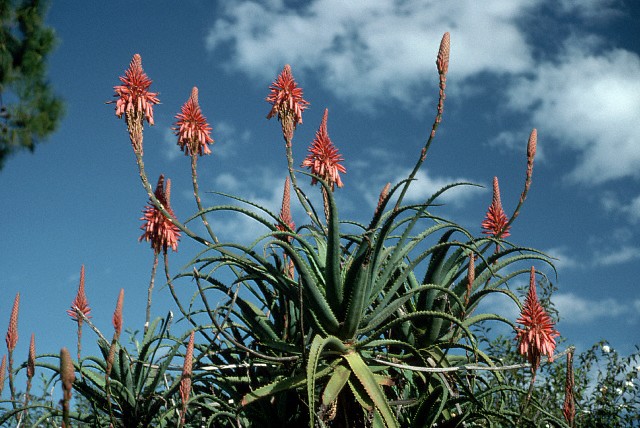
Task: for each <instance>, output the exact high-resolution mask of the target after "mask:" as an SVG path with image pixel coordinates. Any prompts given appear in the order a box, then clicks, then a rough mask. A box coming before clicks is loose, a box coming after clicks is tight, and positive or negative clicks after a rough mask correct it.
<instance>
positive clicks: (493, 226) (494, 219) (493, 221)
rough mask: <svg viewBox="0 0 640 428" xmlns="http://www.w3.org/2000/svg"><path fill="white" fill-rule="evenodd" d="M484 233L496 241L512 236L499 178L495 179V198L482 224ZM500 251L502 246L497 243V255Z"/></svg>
mask: <svg viewBox="0 0 640 428" xmlns="http://www.w3.org/2000/svg"><path fill="white" fill-rule="evenodd" d="M481 226H482V229H483V231H482V233H484V234H487V235H490V236H492V237H493V238H495V239H500V238H506V237H507V236H509V235H510V232H509V228H510V226H509V220H508V219H507V215H506V214H505V213H504V209H503V208H502V201H501V200H500V185H499V184H498V177H493V198H492V200H491V205H489V208H488V209H487V215H486V217H485V219H484V221H483V222H482V225H481ZM499 250H500V244H498V243H496V253H497V252H498V251H499Z"/></svg>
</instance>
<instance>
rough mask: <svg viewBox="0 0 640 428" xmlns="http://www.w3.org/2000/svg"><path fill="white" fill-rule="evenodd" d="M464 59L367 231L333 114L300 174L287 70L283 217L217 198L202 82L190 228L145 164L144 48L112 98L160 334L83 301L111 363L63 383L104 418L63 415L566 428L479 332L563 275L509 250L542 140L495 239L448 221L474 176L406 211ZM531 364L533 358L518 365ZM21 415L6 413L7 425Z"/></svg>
mask: <svg viewBox="0 0 640 428" xmlns="http://www.w3.org/2000/svg"><path fill="white" fill-rule="evenodd" d="M449 48H450V39H449V34H448V33H446V34H445V35H444V37H443V39H442V42H441V46H440V50H439V52H438V56H437V61H436V65H437V70H438V75H439V100H438V105H437V110H436V115H435V119H434V121H433V125H432V128H431V132H430V134H429V137H428V138H427V141H426V143H425V145H424V146H423V147H422V148H421V150H420V152H419V156H418V159H417V161H416V163H415V165H414V168H413V169H412V171H411V172H410V173H409V174H408V176H407V177H406V178H405V179H403V180H401V181H400V182H398V183H395V184H394V185H393V186H392V185H388V186H387V187H385V189H384V190H383V191H382V193H381V195H380V199H379V203H378V206H377V207H376V209H375V210H374V212H373V213H372V215H371V218H370V220H369V221H368V222H367V223H361V222H358V221H352V220H343V219H342V218H341V216H340V213H339V209H338V205H337V203H336V199H335V197H334V191H335V190H336V187H337V188H340V187H342V186H343V183H342V181H341V179H340V175H339V174H340V173H346V169H345V168H344V167H343V166H342V165H341V164H340V162H342V156H341V155H340V154H339V153H338V150H337V148H336V147H335V146H334V145H333V143H332V142H331V140H330V138H329V135H328V131H327V117H328V111H327V110H325V113H324V116H323V119H322V123H321V125H320V128H319V129H318V131H317V133H316V139H315V140H314V142H313V143H312V146H311V149H310V154H309V155H308V156H307V158H306V159H305V160H304V161H303V166H305V167H308V168H310V170H311V171H310V173H308V172H299V171H296V170H295V169H294V168H293V164H294V159H293V153H292V141H293V138H294V134H295V129H296V127H297V126H298V125H299V124H301V123H302V116H301V115H302V113H303V111H304V109H305V108H306V106H307V104H308V103H307V102H306V101H305V100H304V99H303V98H302V90H301V88H299V87H297V84H296V83H295V80H294V79H293V75H292V74H291V68H290V67H289V66H285V67H284V69H283V71H282V73H281V74H280V76H278V78H277V79H276V81H275V82H274V83H273V84H272V86H271V88H270V89H271V93H270V95H269V96H268V97H267V100H268V101H269V102H270V103H271V104H272V108H271V111H270V112H269V115H268V117H277V118H278V120H279V121H280V122H281V126H282V135H283V138H284V142H285V154H286V159H287V165H288V175H289V177H288V179H287V182H286V185H285V195H284V197H283V207H282V212H281V213H280V215H277V214H276V213H273V212H271V211H269V210H268V209H266V208H265V207H262V206H260V205H258V204H256V203H254V202H252V201H249V200H245V199H243V198H240V197H237V196H232V195H224V194H219V195H220V196H222V197H227V198H229V199H230V200H231V203H228V204H224V205H217V206H213V207H208V208H206V207H204V206H203V205H202V201H201V199H200V196H199V186H198V183H197V181H198V180H197V159H198V157H199V156H202V155H206V154H208V153H210V150H209V148H208V145H209V144H211V143H212V142H213V139H212V138H211V136H210V131H211V127H210V126H209V125H208V123H207V121H206V118H205V117H204V116H203V114H202V111H201V109H200V106H199V104H198V91H197V88H194V89H193V90H192V92H191V96H190V98H189V100H188V101H187V103H185V105H184V106H183V108H182V111H181V113H180V114H179V115H178V116H176V118H177V119H178V121H177V122H176V127H175V128H173V129H174V130H175V132H176V136H177V137H178V143H179V145H180V147H181V149H182V150H183V151H184V153H185V155H187V156H191V170H192V171H191V172H192V178H193V180H192V184H193V191H194V195H195V200H196V205H197V212H196V213H195V214H194V215H193V216H192V217H191V218H189V219H187V220H186V221H184V222H181V221H179V220H178V219H177V218H176V215H175V213H174V212H173V210H172V209H171V207H170V204H169V200H170V199H169V182H168V180H167V190H164V187H163V183H164V178H163V176H161V177H160V180H159V181H158V187H157V189H156V191H155V192H154V191H153V189H152V187H151V185H150V183H149V179H148V177H147V174H146V171H145V165H144V162H143V139H142V135H143V134H142V128H143V125H144V121H145V120H147V122H149V124H152V123H153V106H154V105H156V104H158V103H159V100H158V98H157V93H155V92H150V91H149V87H150V85H151V80H150V79H149V78H148V77H147V76H146V74H145V73H144V72H143V70H142V60H141V57H140V56H139V55H137V54H136V55H134V57H133V60H132V62H131V64H130V67H129V69H128V70H127V71H126V74H125V77H123V78H121V81H122V83H123V85H119V86H116V87H115V91H116V98H117V100H116V101H115V104H116V115H117V116H118V117H121V116H123V115H124V116H125V120H126V123H127V130H128V132H129V137H130V139H131V143H132V147H133V150H134V154H135V157H136V161H137V165H138V168H139V173H140V178H141V181H142V183H143V187H144V188H145V190H146V192H147V195H148V196H149V201H150V205H149V206H147V207H146V208H145V225H144V227H143V228H144V229H145V234H144V235H143V237H142V238H143V239H146V240H148V241H151V245H152V248H153V249H154V253H155V257H154V265H153V270H152V279H151V282H150V285H149V289H148V296H149V298H148V304H147V323H146V324H145V329H144V336H143V339H142V343H140V344H136V347H135V349H130V348H128V347H127V346H122V345H121V342H120V340H119V335H120V330H121V328H122V319H121V308H122V304H121V301H122V292H121V297H120V298H119V304H118V306H117V307H118V308H119V309H118V310H117V311H116V315H117V314H118V313H119V315H118V316H116V315H114V327H115V329H116V334H115V335H114V338H113V340H111V341H108V340H107V339H106V338H105V337H104V335H102V333H100V332H99V330H97V329H96V328H95V327H94V326H93V325H92V324H91V322H90V321H89V320H88V319H87V318H86V316H85V313H83V310H82V308H80V307H79V306H80V305H78V304H75V303H74V305H75V306H76V307H75V308H72V309H73V311H74V314H75V319H76V320H78V324H79V327H80V325H81V320H82V321H83V322H86V323H87V324H88V325H90V326H91V327H92V328H94V330H95V331H96V332H97V333H98V336H99V339H98V344H99V347H100V351H101V353H102V356H101V357H85V358H82V359H81V357H80V351H79V350H78V361H77V362H75V363H74V368H75V371H77V372H78V373H79V374H80V375H81V376H80V377H79V378H76V379H75V380H73V382H72V381H71V380H70V378H69V377H67V378H65V379H66V380H64V379H63V380H64V382H63V383H64V384H65V385H66V386H67V387H68V386H69V385H71V384H72V388H73V390H74V391H76V392H77V393H79V394H80V395H81V396H82V397H83V399H84V400H86V401H87V402H88V404H89V406H90V411H89V412H88V413H84V412H82V413H81V412H77V411H76V412H71V413H69V412H67V408H66V407H65V410H64V417H65V419H69V420H73V421H76V422H79V423H87V424H92V425H93V426H109V425H111V426H114V427H146V426H200V425H201V424H206V425H207V426H274V425H281V426H304V425H309V426H310V427H312V428H313V427H316V426H322V427H324V426H334V427H360V426H372V427H387V428H392V427H400V426H411V427H420V426H425V427H430V426H435V425H437V426H440V427H442V426H447V427H455V426H461V425H462V424H463V423H467V424H474V425H475V426H513V425H515V426H537V425H539V424H540V423H542V422H544V423H549V424H552V425H555V426H567V425H566V423H565V422H563V421H562V420H561V419H559V418H558V417H557V416H556V414H555V413H553V412H549V411H547V410H546V409H545V408H544V406H545V404H544V403H542V402H541V401H540V400H539V399H538V397H536V396H533V397H532V395H531V390H530V389H529V390H526V389H525V388H522V387H521V385H510V384H509V383H508V382H507V381H506V380H505V378H504V377H503V375H502V373H501V371H502V370H510V369H513V368H514V367H499V366H498V365H496V359H495V358H494V357H493V356H491V355H488V354H487V353H485V352H484V351H483V349H482V346H481V344H480V343H479V338H478V334H477V331H478V328H479V327H481V326H482V325H483V324H484V323H485V322H487V321H492V322H499V323H503V324H505V325H507V326H509V327H510V328H515V325H514V323H513V321H512V320H509V319H506V318H505V317H503V316H501V315H500V314H495V313H492V312H488V313H483V312H481V310H482V309H483V306H482V305H481V303H482V302H483V301H484V300H485V299H486V298H487V297H489V296H492V295H495V294H502V295H505V296H506V297H508V298H509V299H511V301H513V304H514V305H516V306H518V307H520V306H521V305H520V301H519V299H518V297H517V296H516V295H515V294H514V293H513V292H512V291H511V290H510V289H509V283H510V282H511V281H512V280H514V278H517V277H518V276H520V275H522V274H526V273H529V272H530V274H531V276H532V277H534V276H535V271H534V270H533V269H530V265H531V263H532V261H536V262H542V263H547V264H548V265H549V266H551V267H552V265H551V263H550V260H549V258H548V257H547V256H546V255H545V254H543V253H541V252H539V251H537V250H535V249H532V248H527V247H523V246H519V245H517V244H514V243H511V242H509V241H507V240H506V238H507V237H508V236H509V227H510V225H511V223H512V222H513V221H514V220H515V219H516V218H517V216H518V214H519V213H520V210H521V208H522V205H523V203H524V201H525V199H526V196H527V194H528V192H529V189H530V186H531V175H532V168H533V159H534V155H535V145H536V140H537V133H536V131H535V130H534V131H533V132H532V133H531V137H530V139H529V144H528V146H527V168H526V171H527V172H526V174H525V184H524V189H523V191H522V194H521V197H520V200H519V202H518V204H517V207H516V209H515V210H514V212H513V214H512V215H511V216H510V217H507V216H506V214H504V212H503V210H502V206H501V203H500V198H499V189H498V184H497V179H495V180H494V200H493V203H492V206H491V208H490V211H489V213H488V217H487V219H486V220H485V222H483V223H482V225H483V227H484V228H485V229H488V230H485V233H484V234H483V235H481V236H475V235H474V234H473V233H472V232H471V231H469V230H466V229H465V228H464V227H462V226H460V225H458V224H456V223H455V222H453V221H450V220H448V219H446V218H444V217H442V216H440V215H439V214H438V211H439V207H438V205H439V200H440V198H441V197H442V195H443V194H445V193H446V192H448V191H450V190H451V189H453V188H455V187H458V186H475V185H474V184H472V183H452V184H450V185H448V186H445V187H444V188H442V189H440V190H438V191H437V192H435V193H434V194H433V195H432V196H431V197H429V198H428V199H426V200H424V201H421V202H419V203H414V204H411V203H407V201H406V200H405V195H406V194H407V191H408V189H409V188H410V186H411V185H412V183H413V181H414V180H415V177H416V174H417V172H418V171H419V169H420V168H421V166H422V165H423V163H424V162H425V160H426V157H427V154H428V151H429V148H430V147H431V144H432V143H433V141H434V139H435V136H436V131H437V129H438V127H439V125H440V124H441V122H442V117H443V112H444V100H445V88H446V76H447V71H448V61H449ZM134 89H135V90H134ZM301 174H302V175H303V176H305V177H309V178H311V183H312V184H319V185H320V186H319V187H320V192H321V195H322V207H321V208H319V207H316V206H314V204H312V203H311V201H310V198H308V197H307V195H306V194H305V192H304V191H303V190H302V189H301V188H300V186H299V185H298V176H299V175H301ZM289 183H291V185H292V186H293V189H294V191H295V194H296V196H297V199H298V201H299V203H300V204H301V206H302V208H303V210H304V211H305V213H306V215H307V217H308V220H307V223H306V224H303V225H302V226H299V227H297V228H296V227H295V225H294V223H293V221H292V219H291V215H290V212H289V204H290V200H289V194H288V192H289V185H290V184H289ZM223 212H224V213H229V212H231V213H233V214H235V215H239V216H244V217H247V218H249V219H250V220H252V221H254V222H256V223H257V224H259V225H262V226H263V228H264V229H263V230H264V233H263V234H262V235H261V236H257V237H256V238H255V240H254V241H253V242H250V243H238V242H223V241H220V240H219V239H218V236H217V234H216V233H215V231H214V228H213V227H212V225H214V224H215V222H209V220H208V217H210V216H214V215H216V214H218V213H223ZM318 213H322V214H324V217H322V216H321V215H319V214H318ZM198 220H200V221H202V223H203V226H204V227H205V229H206V231H207V236H204V237H203V236H200V235H198V234H197V233H196V232H194V230H193V229H192V228H191V226H190V222H192V221H198ZM188 225H189V226H188ZM180 236H182V237H186V238H189V239H192V240H194V241H195V242H197V243H198V244H200V245H201V246H202V247H201V251H200V252H199V253H198V254H197V255H195V257H193V258H192V260H191V261H190V262H189V263H188V264H187V266H186V268H185V269H184V270H183V271H182V272H180V273H179V274H177V275H175V276H174V277H172V276H171V275H170V274H169V264H168V258H167V257H168V256H167V249H168V248H172V249H173V250H176V248H177V245H178V240H179V238H180ZM160 250H162V253H163V257H164V265H165V274H166V280H167V284H168V288H169V290H170V292H171V295H172V297H173V298H174V300H175V303H176V304H177V306H178V309H179V310H180V314H181V316H182V319H181V320H185V321H186V322H188V323H189V330H190V331H189V332H187V333H186V334H183V335H178V336H174V335H172V334H171V333H170V328H169V326H170V323H171V316H167V317H166V318H164V319H156V320H155V321H154V322H152V323H151V324H150V325H149V324H148V322H149V321H148V320H149V316H150V310H151V292H152V289H153V284H154V280H155V272H156V267H157V263H158V256H159V254H160V252H161V251H160ZM182 282H188V283H189V284H191V286H193V287H194V289H193V292H192V298H191V300H190V301H189V304H188V305H186V304H185V303H184V302H182V301H181V300H180V299H179V298H178V296H177V294H176V293H175V288H174V287H175V285H176V284H177V283H182ZM77 301H80V299H78V298H77ZM118 311H120V312H118ZM85 312H86V310H85ZM87 313H88V312H87ZM79 334H80V331H79ZM187 337H189V343H188V345H187V344H185V341H186V338H187ZM195 337H197V338H198V340H197V343H195ZM553 345H554V346H553V348H549V349H551V352H552V351H553V349H555V343H554V344H553ZM183 348H184V349H186V350H185V351H184V353H182V351H181V350H182V349H183ZM65 355H68V352H67V353H66V354H65ZM550 356H551V355H550ZM538 357H539V356H538ZM56 358H58V359H61V357H58V356H57V355H44V356H41V357H39V360H40V361H38V362H37V365H38V366H40V367H45V368H47V369H49V370H50V371H51V372H52V373H53V374H54V376H53V377H52V381H53V380H54V379H58V377H59V376H61V375H62V374H63V373H61V372H62V370H61V369H60V367H61V364H60V363H59V362H58V363H56V362H55V360H56ZM65 358H66V357H65ZM49 360H53V361H54V362H53V363H52V362H50V361H49ZM180 363H182V364H183V366H181V364H180ZM538 363H539V361H538ZM522 367H527V363H525V364H521V365H519V366H517V367H515V368H516V369H517V368H522ZM535 369H537V367H535ZM535 369H534V373H535ZM174 371H175V375H173V374H171V373H172V372H174ZM178 373H181V374H178ZM533 386H534V382H533V380H532V382H531V387H530V388H532V387H533ZM65 393H67V394H68V391H66V390H65ZM505 397H509V399H506V398H505ZM512 397H518V399H517V402H518V403H519V402H523V403H524V404H523V405H522V408H514V406H513V405H512V403H513V400H512ZM65 403H68V401H65ZM510 403H511V404H510ZM39 406H40V412H41V413H42V414H43V415H44V416H43V418H46V417H50V418H59V417H60V416H61V415H62V413H63V412H61V411H60V410H59V409H58V408H56V407H55V406H52V405H50V406H49V405H47V406H42V405H39ZM23 407H24V406H23ZM525 409H526V410H528V412H524V411H523V410H525ZM531 409H535V411H536V412H532V411H530V410H531ZM23 410H24V409H23V408H20V407H18V406H16V407H15V408H14V410H13V411H11V412H7V413H6V414H5V415H3V416H1V417H0V424H2V423H3V422H5V421H8V420H9V419H10V418H11V417H13V416H15V415H16V414H17V413H18V412H20V411H23ZM532 415H536V417H534V416H532Z"/></svg>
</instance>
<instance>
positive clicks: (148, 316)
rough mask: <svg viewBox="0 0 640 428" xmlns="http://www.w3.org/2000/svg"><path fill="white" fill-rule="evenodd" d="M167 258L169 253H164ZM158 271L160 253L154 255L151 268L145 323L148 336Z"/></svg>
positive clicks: (145, 332) (145, 331)
mask: <svg viewBox="0 0 640 428" xmlns="http://www.w3.org/2000/svg"><path fill="white" fill-rule="evenodd" d="M164 254H165V257H166V254H167V252H166V251H165V252H164ZM157 269H158V253H157V252H155V251H154V253H153V267H152V268H151V280H150V281H149V289H148V290H147V317H146V320H145V323H144V334H147V330H148V329H149V322H150V321H151V294H152V293H153V286H154V283H155V279H156V270H157Z"/></svg>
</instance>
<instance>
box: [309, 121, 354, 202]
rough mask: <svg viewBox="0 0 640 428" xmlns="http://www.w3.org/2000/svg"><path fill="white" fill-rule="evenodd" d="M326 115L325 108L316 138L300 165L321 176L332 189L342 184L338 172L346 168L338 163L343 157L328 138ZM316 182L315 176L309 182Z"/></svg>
mask: <svg viewBox="0 0 640 428" xmlns="http://www.w3.org/2000/svg"><path fill="white" fill-rule="evenodd" d="M328 115H329V110H328V109H325V110H324V116H322V122H321V123H320V128H319V129H318V131H317V132H316V138H315V139H314V140H313V141H312V142H311V146H310V147H309V154H308V155H307V157H306V158H305V159H304V161H303V162H302V166H304V167H307V168H309V169H311V173H312V174H313V175H317V176H318V177H320V178H322V179H323V180H324V181H326V182H327V183H328V184H329V186H330V187H331V190H333V189H334V186H335V185H337V186H338V187H342V186H343V184H342V180H341V179H340V173H341V172H342V173H346V172H347V170H346V169H345V167H344V166H343V165H341V164H340V162H342V161H343V160H344V159H343V157H342V155H341V154H339V153H338V149H337V148H336V146H334V145H333V143H332V142H331V139H330V138H329V133H328V132H327V116H328ZM317 182H318V180H317V179H316V178H313V179H312V180H311V184H316V183H317Z"/></svg>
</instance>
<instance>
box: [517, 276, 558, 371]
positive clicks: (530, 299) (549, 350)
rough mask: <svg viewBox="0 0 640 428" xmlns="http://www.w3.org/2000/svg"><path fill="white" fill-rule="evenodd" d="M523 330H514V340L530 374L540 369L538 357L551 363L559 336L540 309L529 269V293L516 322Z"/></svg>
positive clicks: (548, 317)
mask: <svg viewBox="0 0 640 428" xmlns="http://www.w3.org/2000/svg"><path fill="white" fill-rule="evenodd" d="M516 322H517V323H518V324H522V325H523V326H524V327H523V328H516V340H517V341H518V351H519V352H520V355H523V356H525V357H526V358H527V360H528V361H529V363H531V372H532V373H534V375H535V372H536V371H537V370H538V367H540V357H541V356H542V355H546V356H548V357H549V361H553V352H554V351H555V349H556V340H555V338H556V337H558V336H560V333H558V332H557V331H556V330H555V328H554V323H553V321H552V320H551V317H550V316H549V314H548V313H547V311H546V310H545V309H544V308H543V307H542V305H541V304H540V301H539V300H538V295H537V293H536V271H535V268H533V267H531V275H530V278H529V292H528V293H527V297H526V298H525V301H524V305H523V306H522V312H521V313H520V318H518V319H517V320H516Z"/></svg>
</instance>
